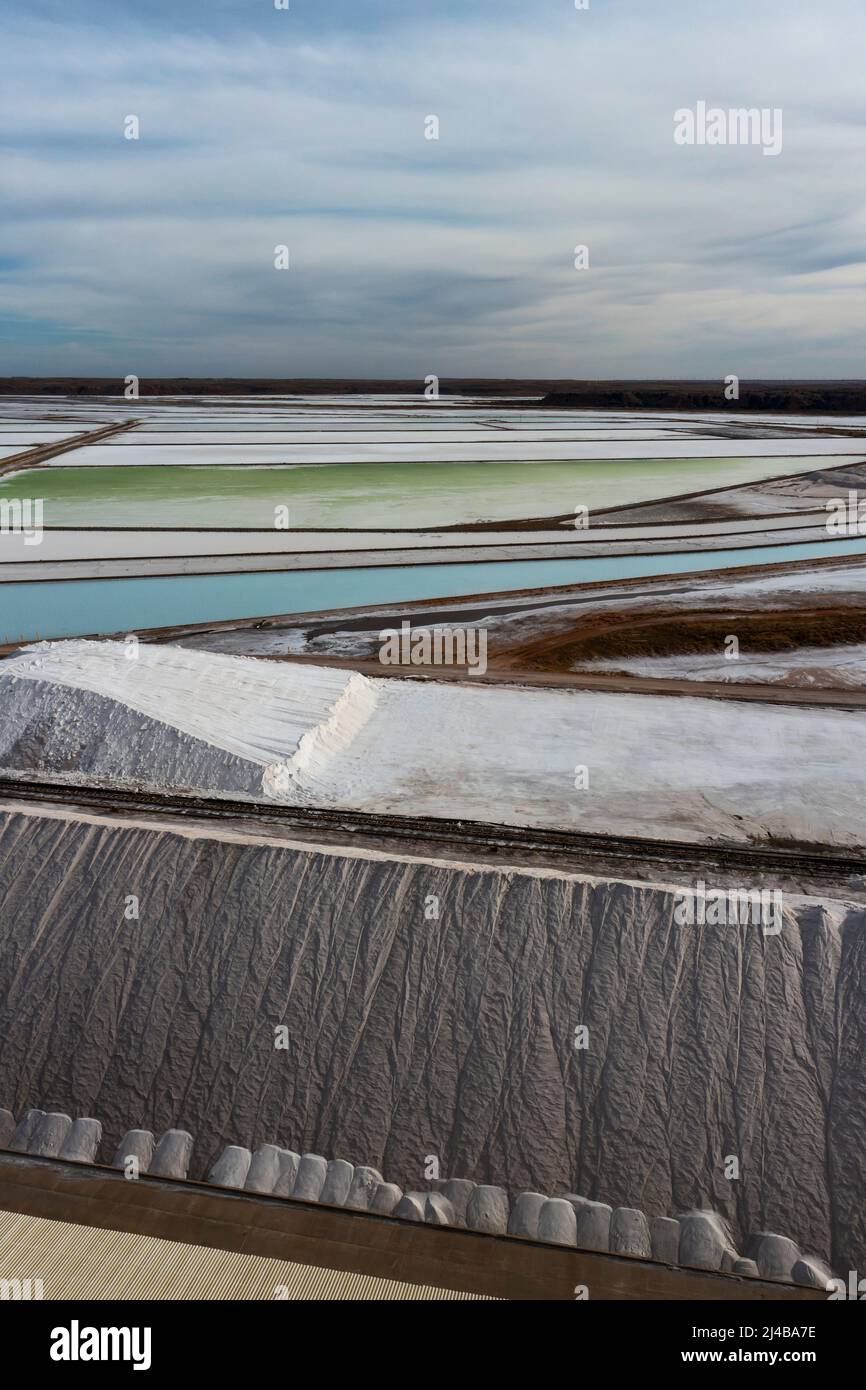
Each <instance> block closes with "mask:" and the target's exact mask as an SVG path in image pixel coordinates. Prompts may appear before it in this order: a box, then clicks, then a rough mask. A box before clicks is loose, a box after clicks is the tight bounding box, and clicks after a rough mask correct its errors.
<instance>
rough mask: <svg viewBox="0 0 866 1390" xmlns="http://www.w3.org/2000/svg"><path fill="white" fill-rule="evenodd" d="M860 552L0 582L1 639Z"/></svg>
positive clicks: (832, 549)
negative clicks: (17, 582)
mask: <svg viewBox="0 0 866 1390" xmlns="http://www.w3.org/2000/svg"><path fill="white" fill-rule="evenodd" d="M863 553H866V537H864V536H856V537H852V538H851V539H850V540H837V541H813V542H808V543H804V544H801V545H785V546H754V547H751V548H748V549H744V550H724V551H714V552H713V553H712V554H707V553H706V552H704V553H703V554H689V555H628V556H622V555H617V556H610V557H605V558H596V559H593V560H498V561H489V562H488V561H485V562H483V563H479V564H474V565H473V564H466V563H465V562H464V563H462V564H453V565H413V566H411V567H401V566H392V567H388V566H383V567H377V568H375V569H334V570H300V571H292V572H290V573H270V574H209V575H189V576H183V577H181V578H177V577H176V578H171V579H82V580H72V581H70V580H58V581H56V582H55V581H43V582H40V583H29V584H0V640H2V641H3V642H19V641H24V640H28V641H29V640H33V639H34V638H37V637H42V638H44V637H80V636H85V635H94V636H96V635H108V634H109V633H119V632H133V631H136V630H141V629H142V628H150V627H170V626H172V625H174V624H176V623H200V622H217V621H219V620H220V619H228V618H250V617H270V616H272V615H274V614H276V613H314V612H317V611H318V610H320V609H321V610H330V609H333V608H355V607H364V606H366V605H368V604H380V603H392V602H395V603H396V602H405V601H409V600H412V599H433V598H457V597H460V596H463V595H467V594H481V593H508V592H510V591H512V590H514V589H534V588H542V587H545V586H547V585H553V584H586V583H591V582H593V581H596V580H608V579H638V578H641V577H642V576H644V575H653V574H688V573H699V572H700V571H701V570H710V569H713V570H715V569H730V568H735V567H736V566H742V565H760V564H772V563H774V562H775V563H780V562H782V561H785V560H811V559H816V558H819V557H820V558H824V557H827V558H829V557H830V556H831V555H860V554H863Z"/></svg>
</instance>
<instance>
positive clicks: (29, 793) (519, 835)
mask: <svg viewBox="0 0 866 1390" xmlns="http://www.w3.org/2000/svg"><path fill="white" fill-rule="evenodd" d="M5 801H13V802H22V801H23V802H33V803H46V804H50V805H55V806H56V805H62V806H64V807H71V808H73V809H75V810H79V811H82V810H83V811H102V812H105V813H109V814H110V813H114V814H121V815H124V814H126V815H130V816H142V815H143V816H151V817H165V816H166V815H170V816H174V817H176V818H178V819H180V820H184V819H187V818H188V819H190V820H196V821H213V822H238V821H241V822H243V823H245V825H246V827H247V828H250V827H251V826H254V827H258V828H260V829H267V828H268V827H269V826H270V827H275V828H279V829H282V830H284V831H291V830H294V829H297V830H298V831H300V832H302V833H305V834H309V833H310V832H313V833H320V834H325V835H328V836H334V835H337V836H339V837H340V841H341V843H344V844H345V843H348V844H351V843H352V837H354V836H358V837H359V838H367V839H373V840H378V841H380V842H381V841H382V840H389V841H391V842H394V843H395V844H396V845H398V846H399V845H402V846H403V850H404V852H415V853H418V852H419V846H421V847H422V852H423V850H426V852H427V853H428V854H429V853H432V852H434V851H435V849H436V848H437V847H438V848H439V849H442V850H447V851H449V852H451V853H454V854H457V855H461V856H465V855H466V853H467V851H471V850H472V849H478V850H481V851H485V852H488V853H490V852H493V853H498V854H502V853H503V852H509V851H511V852H517V853H520V852H522V851H528V852H529V853H531V854H533V855H539V854H540V855H544V856H547V857H548V858H553V859H554V861H559V860H567V861H571V864H570V865H569V867H571V866H572V865H574V864H575V863H577V864H579V863H580V861H581V860H582V859H585V858H587V857H592V856H595V857H596V858H597V857H599V856H600V857H603V858H604V859H606V860H607V861H615V862H621V863H633V862H634V861H639V862H641V863H653V864H655V865H657V866H661V867H667V868H672V869H674V870H676V871H679V872H682V871H683V870H688V869H691V870H694V871H697V872H702V871H707V870H720V871H727V870H731V869H738V870H745V871H748V872H753V873H785V874H789V875H796V876H802V877H809V878H823V877H831V878H832V879H834V880H838V879H839V878H840V877H844V876H851V875H861V874H863V873H864V871H866V848H864V849H862V850H849V849H832V848H830V847H827V846H821V845H809V844H797V843H793V844H787V845H785V844H776V845H767V846H759V847H758V846H748V847H747V846H743V845H721V844H703V843H702V844H687V843H673V842H668V841H661V840H650V839H641V838H638V837H630V836H612V835H596V834H583V833H577V832H573V831H563V830H537V829H533V828H525V827H518V826H508V825H494V824H490V823H487V822H483V821H471V820H448V819H438V818H435V817H429V816H394V815H388V816H383V815H377V814H372V813H369V812H360V811H343V810H324V809H318V808H317V809H313V808H308V807H297V806H282V805H278V804H276V803H264V802H253V801H243V800H241V801H238V800H234V799H231V798H228V797H226V798H223V797H221V796H201V795H198V794H194V793H182V792H160V791H131V790H127V789H121V788H109V787H91V786H86V785H81V784H72V783H68V782H39V781H33V780H28V781H18V780H17V779H15V778H8V777H0V810H3V809H5V808H4V807H3V805H2V802H5ZM413 846H414V850H413V849H412V847H413ZM379 847H380V848H381V844H380V845H379ZM563 867H565V866H563Z"/></svg>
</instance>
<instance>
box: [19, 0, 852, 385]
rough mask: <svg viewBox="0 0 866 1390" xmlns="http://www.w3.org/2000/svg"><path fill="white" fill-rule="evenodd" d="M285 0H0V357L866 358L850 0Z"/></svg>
mask: <svg viewBox="0 0 866 1390" xmlns="http://www.w3.org/2000/svg"><path fill="white" fill-rule="evenodd" d="M288 4H289V8H288V9H281V10H278V9H276V8H275V4H274V0H209V2H208V3H204V0H171V3H168V0H148V3H145V4H140V3H139V4H131V3H128V0H111V2H110V3H109V0H74V2H73V3H69V0H30V2H29V3H28V5H27V6H26V7H25V6H21V5H20V3H17V2H16V3H11V0H0V32H2V33H3V38H4V51H3V57H2V60H0V61H2V68H0V71H2V82H0V193H2V197H0V208H2V216H0V373H2V374H4V375H18V374H38V375H41V374H46V375H50V374H55V375H56V374H60V375H69V376H73V375H99V376H117V377H119V378H122V377H125V376H126V375H128V374H135V375H138V376H140V377H141V378H146V377H147V376H148V375H151V376H169V375H188V376H220V375H226V376H247V377H255V376H276V377H288V376H319V377H334V376H336V377H347V376H350V377H365V376H371V377H378V376H385V377H389V376H390V377H418V378H424V377H426V376H428V375H431V374H435V375H438V376H504V377H508V376H511V377H526V376H544V377H561V378H569V377H571V378H586V377H589V378H595V377H620V376H625V377H641V376H644V377H645V376H661V377H684V376H685V377H719V378H721V377H724V376H726V375H728V374H731V373H733V374H736V375H739V376H743V377H746V378H748V377H750V376H752V377H754V376H759V377H774V376H776V377H779V376H782V377H784V376H801V377H803V376H805V377H840V376H843V377H855V376H857V377H863V376H866V368H864V351H866V250H864V247H866V207H864V200H866V178H864V174H866V155H864V151H866V83H864V81H863V54H864V52H866V7H864V5H863V3H862V0H822V2H821V4H820V5H819V4H817V3H805V0H761V3H760V4H757V3H755V0H742V2H741V0H732V2H731V3H722V0H656V2H654V0H589V3H588V8H586V9H581V10H578V9H576V8H575V3H574V0H524V3H517V0H461V2H460V3H457V0H438V2H437V0H429V3H426V2H423V0H422V2H419V0H357V3H351V0H288ZM701 101H703V102H706V103H707V105H708V106H710V107H720V108H722V109H723V110H727V109H729V108H732V107H758V108H766V109H767V110H768V111H773V110H778V111H780V112H781V113H782V114H781V121H782V125H781V130H782V134H783V140H782V148H781V151H780V152H779V153H778V155H776V156H767V155H765V154H764V152H763V150H762V148H761V147H760V146H759V145H755V144H730V143H729V144H722V145H712V146H711V145H697V144H692V145H682V144H678V143H677V142H676V141H675V139H674V130H675V112H676V111H678V110H682V109H684V108H685V109H697V103H699V102H701ZM129 116H135V117H137V119H138V128H139V138H138V139H137V140H132V139H127V138H125V136H124V128H125V122H126V120H127V117H129ZM430 116H435V117H436V118H437V119H438V123H439V138H438V139H436V140H432V139H427V138H425V125H426V128H427V129H429V123H428V117H430ZM278 246H286V247H288V253H289V254H288V259H289V268H288V269H285V270H284V269H277V268H276V267H275V264H274V262H275V248H276V247H278ZM577 246H585V247H586V248H587V255H586V257H584V259H587V258H588V266H587V267H586V268H582V269H577V268H576V267H575V248H576V247H577Z"/></svg>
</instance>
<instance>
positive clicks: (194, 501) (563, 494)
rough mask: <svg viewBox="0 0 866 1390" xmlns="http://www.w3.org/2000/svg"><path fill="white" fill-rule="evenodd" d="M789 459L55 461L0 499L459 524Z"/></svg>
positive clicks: (764, 471) (113, 519)
mask: <svg viewBox="0 0 866 1390" xmlns="http://www.w3.org/2000/svg"><path fill="white" fill-rule="evenodd" d="M816 466H826V460H824V459H819V458H812V457H801V458H772V457H767V456H764V457H755V458H712V459H709V458H684V459H647V458H629V459H592V460H584V461H560V460H556V461H549V460H548V461H538V460H527V461H522V462H519V463H515V462H510V463H509V462H506V463H503V462H501V461H499V462H489V463H443V462H427V463H424V464H423V465H419V464H399V463H386V464H365V463H353V464H327V465H307V466H305V465H297V466H295V465H289V466H284V467H244V468H236V467H219V468H214V467H201V468H193V467H188V466H177V467H174V466H171V467H159V466H148V465H145V466H135V467H110V466H105V467H100V468H80V467H64V466H58V467H54V468H50V469H40V470H30V471H27V472H23V473H18V474H13V475H12V476H10V477H7V478H3V479H0V500H2V499H3V498H13V497H21V498H24V497H41V498H43V499H44V506H45V512H44V514H45V524H46V525H47V526H129V527H140V528H144V529H146V528H147V527H149V526H178V527H187V528H194V527H197V526H220V527H228V528H232V529H235V528H244V527H264V528H271V527H273V525H274V517H275V508H276V507H280V506H282V507H285V506H287V507H288V508H289V517H290V523H291V526H292V527H293V528H295V527H347V528H352V529H354V528H357V529H369V530H379V529H383V528H386V529H387V528H390V527H398V528H399V527H406V528H413V527H419V526H448V525H459V524H465V523H467V522H474V521H511V520H517V519H519V518H523V517H545V516H561V515H565V514H570V513H572V512H573V511H574V509H575V507H578V506H585V507H589V509H590V510H591V511H597V510H600V509H603V508H606V507H614V506H622V505H624V504H628V503H633V502H645V501H649V500H651V499H653V498H662V497H666V496H667V497H670V496H674V495H678V494H680V493H689V492H696V491H699V490H701V489H703V488H720V487H727V486H729V485H730V486H733V485H737V484H743V483H750V482H755V481H757V480H760V479H765V478H774V477H781V476H785V475H787V474H791V473H802V472H808V471H809V470H810V469H812V468H814V467H816Z"/></svg>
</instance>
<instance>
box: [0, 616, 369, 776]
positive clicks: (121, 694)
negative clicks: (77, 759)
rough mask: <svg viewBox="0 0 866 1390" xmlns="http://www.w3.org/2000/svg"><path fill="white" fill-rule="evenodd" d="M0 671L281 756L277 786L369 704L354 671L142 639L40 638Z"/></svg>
mask: <svg viewBox="0 0 866 1390" xmlns="http://www.w3.org/2000/svg"><path fill="white" fill-rule="evenodd" d="M0 674H2V675H6V676H10V677H12V678H16V679H21V678H23V679H27V680H34V681H44V682H48V683H53V684H56V685H62V686H67V687H69V688H71V689H75V690H86V691H90V692H91V693H93V694H96V695H101V696H105V697H107V698H109V699H113V700H116V701H117V702H118V703H119V704H122V705H125V706H127V707H128V708H129V709H132V710H135V711H137V712H138V713H139V714H143V715H145V716H147V717H148V718H151V719H155V720H158V721H159V722H160V723H163V724H166V725H168V726H170V727H172V728H174V729H177V730H179V731H180V732H181V733H184V734H188V735H189V736H191V737H193V738H197V739H200V740H202V741H203V742H205V743H208V744H210V745H211V746H212V747H214V748H220V749H222V750H223V751H224V752H226V753H230V754H232V755H233V756H235V757H239V758H244V759H246V760H247V761H249V762H252V763H257V764H259V765H260V766H262V767H266V768H268V769H269V771H270V770H271V765H272V764H274V762H275V759H277V760H279V759H280V758H282V759H285V760H287V761H286V762H285V763H283V764H280V763H279V762H277V764H276V766H277V768H278V769H279V771H280V773H281V774H282V775H283V778H284V780H285V784H286V789H288V788H289V787H291V786H294V785H295V783H296V781H297V780H298V778H297V775H296V772H295V764H294V759H295V758H296V757H299V763H298V772H300V770H301V768H305V769H314V768H315V767H316V766H317V765H318V764H321V762H322V760H323V758H325V757H326V756H327V755H328V753H329V752H337V751H339V750H340V749H341V748H343V747H345V746H347V744H348V742H350V741H351V738H352V737H353V735H354V733H355V732H357V730H358V729H359V728H360V727H362V726H363V724H364V723H365V722H366V720H367V719H368V718H369V716H370V714H371V713H372V711H373V708H374V707H375V694H374V691H373V687H372V685H371V683H370V682H369V681H367V680H366V679H365V678H364V677H363V676H359V675H357V674H356V673H351V672H346V671H338V670H333V669H331V668H327V667H322V666H305V665H304V666H302V665H299V664H295V663H276V662H270V661H259V660H257V659H256V658H254V657H240V656H222V655H218V654H216V653H213V652H200V651H196V650H194V649H192V648H185V647H172V646H151V645H147V644H143V643H136V644H135V645H134V646H132V645H131V644H129V643H127V642H87V641H69V642H42V643H39V644H37V645H35V646H30V647H26V648H25V649H24V650H23V651H22V652H20V653H19V654H18V655H17V656H14V657H11V658H9V660H7V661H5V662H4V663H3V666H2V668H0ZM359 697H360V698H359ZM307 736H309V739H310V741H309V743H305V739H306V737H307ZM287 767H288V768H289V772H288V773H286V768H287ZM266 776H267V774H266ZM266 789H267V788H266Z"/></svg>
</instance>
